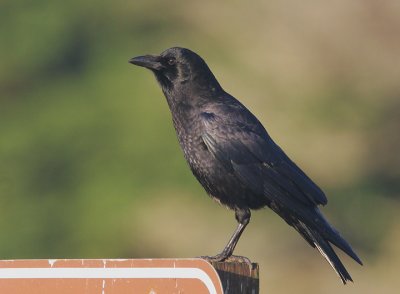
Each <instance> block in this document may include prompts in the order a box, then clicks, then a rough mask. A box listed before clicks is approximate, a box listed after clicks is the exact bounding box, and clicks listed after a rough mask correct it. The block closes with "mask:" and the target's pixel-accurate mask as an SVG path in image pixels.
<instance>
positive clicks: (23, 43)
mask: <svg viewBox="0 0 400 294" xmlns="http://www.w3.org/2000/svg"><path fill="white" fill-rule="evenodd" d="M398 3H399V2H398V1H394V0H393V1H389V0H387V1H379V2H376V1H353V2H348V1H338V2H335V3H322V2H317V1H309V2H306V3H303V2H302V3H293V2H288V1H268V2H267V3H264V1H256V2H255V3H253V4H252V5H248V4H246V3H245V2H243V1H230V3H229V5H228V4H227V3H222V2H213V1H185V2H180V1H176V0H174V1H155V0H152V1H124V0H116V1H112V2H111V1H90V0H86V1H76V0H73V1H49V0H35V1H29V0H24V1H21V0H16V1H2V2H0V39H1V40H0V56H1V63H0V64H1V66H0V134H1V135H0V215H1V217H0V230H1V232H2V234H1V235H0V244H1V246H0V257H1V258H2V259H12V258H52V257H53V258H54V257H58V258H62V257H66V258H78V257H79V258H81V257H84V258H99V257H110V258H111V257H137V258H138V257H186V256H197V255H202V254H213V253H217V251H219V250H221V249H222V247H223V246H224V245H225V242H226V241H227V239H228V237H229V236H230V234H231V231H233V228H234V227H235V220H234V218H233V214H232V213H231V212H229V211H226V210H224V209H222V208H221V207H218V206H217V205H215V204H214V203H212V201H209V200H208V199H207V197H206V196H205V193H204V191H203V190H202V188H201V187H200V185H199V184H198V183H196V181H195V179H194V178H193V176H192V175H191V174H190V171H189V169H188V168H187V166H186V163H185V162H184V159H183V156H182V154H181V151H180V150H179V147H178V144H177V141H176V136H175V133H174V130H173V128H172V124H171V123H170V114H169V110H168V109H167V105H166V103H165V101H164V98H163V96H162V94H161V91H160V90H159V89H158V86H157V85H156V82H155V81H154V78H153V77H152V76H151V74H150V73H149V72H146V71H144V70H142V69H139V68H134V67H132V66H131V65H129V64H128V63H127V61H128V59H129V58H130V57H132V56H136V55H140V54H145V53H159V52H161V51H163V50H164V49H166V48H168V47H172V46H184V47H188V48H191V49H193V50H194V51H196V52H198V53H199V54H201V55H202V56H203V57H204V58H205V59H206V60H207V62H208V63H209V65H210V67H211V68H212V69H213V71H214V72H215V74H216V76H217V77H218V78H219V80H220V82H221V84H222V85H223V86H224V87H225V89H226V90H228V92H230V93H232V94H233V95H234V96H236V97H239V98H240V99H241V101H242V102H243V103H244V104H246V105H247V106H249V108H250V109H252V110H253V111H254V112H255V113H256V115H257V116H258V117H259V118H260V119H261V121H262V122H263V123H264V125H265V126H266V127H267V129H268V130H269V131H270V134H271V135H272V136H273V137H274V138H275V140H276V141H277V142H278V143H279V144H280V145H281V146H282V147H283V149H284V150H286V151H287V153H288V154H289V155H290V156H291V157H292V158H293V159H294V160H295V161H296V162H298V163H299V165H300V166H302V167H303V168H304V169H305V170H306V171H307V173H308V174H310V176H311V177H312V178H314V179H316V181H317V182H318V183H319V184H320V185H321V186H322V187H323V188H324V189H325V190H326V191H327V194H328V196H329V199H330V203H329V205H328V206H327V207H326V208H324V209H323V210H324V213H326V214H327V215H328V217H329V219H330V220H332V223H334V224H335V226H337V228H338V229H339V230H340V231H341V232H342V233H343V235H344V236H345V237H346V238H348V239H349V240H350V241H351V243H352V244H353V245H354V247H355V249H356V251H358V252H360V255H361V257H362V259H363V260H364V261H365V263H366V266H365V267H364V268H360V267H357V266H356V265H354V264H352V263H351V261H349V260H348V259H346V260H345V262H346V264H348V265H349V270H350V272H352V273H353V277H354V279H355V280H356V283H357V284H356V286H354V287H349V288H346V291H352V292H357V293H376V291H377V290H378V289H379V290H383V291H388V292H389V291H390V289H394V288H395V286H393V284H394V283H395V281H397V280H396V279H395V275H393V274H388V273H387V271H388V270H394V269H395V268H396V266H397V267H398V266H399V265H400V260H399V259H400V258H399V256H400V252H399V245H398V244H399V242H400V235H399V234H398V232H399V226H398V224H397V222H396V216H397V214H398V210H399V208H400V205H399V198H400V181H399V179H400V156H399V155H398V150H400V132H399V127H400V88H399V84H398V82H399V78H400V59H399V58H398V52H400V38H399V36H400V7H399V4H398ZM253 215H254V216H253V221H252V224H251V225H250V226H249V229H248V230H247V231H246V233H245V235H244V237H243V239H242V240H241V242H240V243H239V247H238V252H237V253H238V254H244V255H248V256H249V257H251V258H253V259H254V260H257V261H258V262H260V263H261V270H262V277H261V278H262V287H263V288H264V289H270V290H271V291H272V292H278V293H287V292H289V291H291V290H294V289H296V290H297V292H301V293H303V292H304V293H321V292H323V293H328V292H329V291H330V292H332V293H336V292H337V291H338V289H340V290H341V291H342V289H343V288H339V287H340V285H339V282H338V280H336V279H335V277H334V274H333V272H332V271H331V270H330V269H329V267H328V266H327V265H325V264H323V262H321V260H322V259H321V258H320V257H319V256H318V254H317V252H315V251H313V250H310V249H309V248H308V247H307V245H306V244H305V243H304V242H303V241H302V240H301V239H300V238H298V236H297V235H296V234H294V233H293V232H292V230H291V229H290V228H287V227H286V226H285V225H284V224H282V222H281V221H280V220H279V219H278V218H277V217H276V216H274V215H273V214H272V213H271V212H270V211H262V212H257V213H254V214H253ZM204 237H206V238H207V242H204V240H205V239H204ZM210 237H211V238H210ZM210 239H211V240H210ZM299 250H301V252H302V254H296V253H294V252H296V251H299ZM288 267H289V269H288ZM299 268H307V269H309V270H308V271H302V272H301V274H299ZM384 271H386V274H384ZM288 275H292V277H293V281H295V282H294V283H293V285H292V286H291V285H289V284H288V283H286V282H285V281H286V279H287V276H288ZM372 277H373V278H374V286H373V287H371V285H370V283H369V281H371V278H372ZM291 279H292V278H291ZM316 279H318V280H319V281H320V285H319V286H316V285H315V283H314V282H315V280H316ZM328 286H329V287H328ZM398 287H400V286H398ZM322 289H324V290H322ZM326 289H331V290H329V291H326ZM265 292H267V291H265ZM272 292H271V293H272ZM380 293H384V292H380Z"/></svg>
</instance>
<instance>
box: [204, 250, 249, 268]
mask: <svg viewBox="0 0 400 294" xmlns="http://www.w3.org/2000/svg"><path fill="white" fill-rule="evenodd" d="M200 258H202V259H205V260H207V261H208V262H222V261H225V262H239V263H246V264H247V265H249V266H251V264H252V263H251V260H250V259H248V258H247V257H245V256H238V255H230V256H226V255H224V254H222V253H220V254H217V255H215V256H200Z"/></svg>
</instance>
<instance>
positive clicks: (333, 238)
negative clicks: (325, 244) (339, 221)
mask: <svg viewBox="0 0 400 294" xmlns="http://www.w3.org/2000/svg"><path fill="white" fill-rule="evenodd" d="M316 212H317V214H318V215H319V216H320V218H321V220H322V221H323V222H325V226H324V227H325V230H324V231H322V232H321V234H322V235H323V236H324V237H325V238H326V239H327V240H328V241H329V242H331V243H332V244H334V245H335V246H337V247H338V248H339V249H341V250H343V252H345V253H346V254H347V255H348V256H350V257H351V258H353V259H354V260H355V261H356V262H357V263H359V264H360V265H363V263H362V261H361V259H360V258H359V257H358V256H357V254H356V253H355V252H354V250H353V248H351V246H350V245H349V243H347V241H346V240H345V239H344V238H343V237H342V236H341V235H340V233H339V232H338V231H337V230H336V229H335V228H334V227H332V226H331V225H330V224H329V222H328V221H327V220H326V219H325V217H324V216H323V215H322V213H321V212H320V211H319V210H318V209H316Z"/></svg>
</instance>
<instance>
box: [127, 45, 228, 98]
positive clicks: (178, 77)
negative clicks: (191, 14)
mask: <svg viewBox="0 0 400 294" xmlns="http://www.w3.org/2000/svg"><path fill="white" fill-rule="evenodd" d="M129 62H130V63H132V64H135V65H138V66H142V67H145V68H148V69H150V70H151V71H152V72H153V73H154V74H155V76H156V78H157V80H158V82H159V83H160V85H161V87H162V89H163V91H164V93H170V92H175V91H185V90H187V89H190V91H193V90H202V91H208V90H210V91H217V90H221V87H220V85H219V84H218V82H217V80H216V79H215V77H214V75H213V74H212V72H211V70H210V69H209V68H208V66H207V64H206V63H205V61H204V60H203V59H202V58H201V57H200V56H199V55H197V54H196V53H194V52H193V51H191V50H189V49H185V48H180V47H173V48H169V49H167V50H165V51H164V52H162V53H161V54H160V55H144V56H138V57H134V58H132V59H130V60H129Z"/></svg>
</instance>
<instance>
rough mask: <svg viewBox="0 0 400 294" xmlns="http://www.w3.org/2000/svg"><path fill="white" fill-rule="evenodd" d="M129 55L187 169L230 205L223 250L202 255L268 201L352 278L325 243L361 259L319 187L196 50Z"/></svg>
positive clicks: (222, 256) (341, 272) (344, 277)
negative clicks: (159, 99) (231, 222)
mask: <svg viewBox="0 0 400 294" xmlns="http://www.w3.org/2000/svg"><path fill="white" fill-rule="evenodd" d="M129 62H130V63H132V64H135V65H138V66H142V67H145V68H148V69H150V70H151V71H152V72H153V73H154V75H155V77H156V79H157V81H158V83H159V84H160V86H161V89H162V91H163V93H164V95H165V97H166V99H167V102H168V105H169V108H170V110H171V113H172V120H173V124H174V127H175V130H176V133H177V136H178V140H179V144H180V145H181V147H182V149H183V152H184V156H185V158H186V160H187V162H188V163H189V166H190V168H191V170H192V172H193V174H194V175H195V177H196V178H197V180H198V181H199V182H200V183H201V185H202V186H203V187H204V189H205V190H206V191H207V193H208V194H209V195H210V196H211V197H213V198H214V199H216V200H217V201H218V202H220V203H222V204H223V205H226V206H227V207H229V208H230V209H232V210H234V211H235V216H236V220H237V221H238V223H239V224H238V227H237V229H236V230H235V232H234V234H233V236H232V237H231V239H230V240H229V242H228V244H227V245H226V247H225V248H224V250H223V251H222V252H221V253H220V254H217V255H216V256H212V257H208V258H209V259H211V260H214V261H223V260H225V259H227V258H229V257H231V256H232V253H233V250H234V249H235V246H236V244H237V242H238V240H239V238H240V236H241V234H242V233H243V231H244V229H245V228H246V226H247V224H248V223H249V221H250V215H251V214H250V210H251V209H259V208H262V207H265V206H268V207H269V208H271V209H272V210H273V211H274V212H276V213H277V214H278V215H279V216H280V217H282V218H283V219H284V220H285V221H286V222H287V223H288V224H289V225H290V226H292V227H293V228H294V229H295V230H296V231H297V232H298V233H300V235H301V236H302V237H303V238H304V239H305V240H306V241H307V242H308V243H309V244H310V245H311V246H312V247H314V248H317V249H318V250H319V252H320V253H321V254H322V255H323V256H324V257H325V259H326V260H327V261H328V262H329V264H330V265H331V266H332V267H333V269H334V270H335V271H336V273H337V274H338V275H339V277H340V278H341V279H342V281H343V283H344V284H345V283H346V281H348V280H349V281H352V279H351V277H350V275H349V273H348V272H347V270H346V269H345V267H344V265H343V264H342V262H341V261H340V259H339V257H338V256H337V255H336V253H335V251H334V250H333V248H332V245H331V244H334V245H335V246H337V247H338V248H340V249H341V250H343V251H344V252H345V253H347V254H348V255H349V256H350V257H352V258H353V259H354V260H355V261H357V262H358V263H359V264H362V262H361V260H360V259H359V258H358V256H357V255H356V253H355V252H354V251H353V250H352V248H351V246H350V245H349V244H348V243H347V242H346V240H344V239H343V238H342V237H341V236H340V234H339V233H338V231H337V230H335V229H334V228H333V227H332V226H331V225H330V224H329V223H328V221H327V220H326V219H325V218H324V216H323V215H322V213H321V212H320V210H319V209H318V205H325V204H326V203H327V199H326V197H325V194H324V193H323V192H322V191H321V189H320V188H319V187H318V186H317V185H316V184H315V183H314V182H313V181H312V180H311V179H310V178H309V177H308V176H307V175H306V174H305V173H304V172H303V171H302V170H301V169H300V168H299V167H298V166H297V165H296V164H295V163H294V162H293V161H291V160H290V159H289V157H288V156H287V155H286V154H285V153H284V152H283V151H282V149H281V148H280V147H279V146H278V145H277V144H276V143H275V142H274V141H273V140H272V139H271V137H270V136H269V135H268V133H267V131H266V130H265V129H264V127H263V126H262V125H261V123H260V122H259V121H258V119H257V118H256V117H255V116H254V115H253V114H252V113H251V112H250V111H249V110H248V109H247V108H246V107H245V106H244V105H243V104H241V103H240V102H239V101H238V100H236V99H235V98H234V97H233V96H231V95H230V94H228V93H227V92H225V91H224V90H223V89H222V87H221V86H220V84H219V83H218V81H217V79H216V78H215V77H214V75H213V73H212V72H211V70H210V69H209V67H208V66H207V64H206V63H205V61H204V60H203V59H202V58H201V57H200V56H199V55H197V54H196V53H194V52H193V51H191V50H189V49H185V48H179V47H174V48H170V49H167V50H165V51H164V52H163V53H161V54H160V55H145V56H139V57H134V58H132V59H130V60H129Z"/></svg>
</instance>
